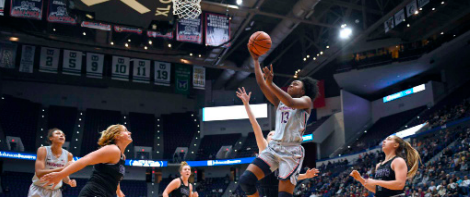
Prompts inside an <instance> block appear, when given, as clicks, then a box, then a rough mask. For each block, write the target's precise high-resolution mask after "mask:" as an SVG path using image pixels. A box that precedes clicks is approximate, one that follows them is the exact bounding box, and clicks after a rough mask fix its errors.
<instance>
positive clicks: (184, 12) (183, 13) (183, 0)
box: [173, 0, 201, 19]
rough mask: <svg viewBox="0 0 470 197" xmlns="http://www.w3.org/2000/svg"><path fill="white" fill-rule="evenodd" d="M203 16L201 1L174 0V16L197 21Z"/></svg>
mask: <svg viewBox="0 0 470 197" xmlns="http://www.w3.org/2000/svg"><path fill="white" fill-rule="evenodd" d="M200 14H201V0H173V15H177V16H178V17H179V18H182V19H195V18H197V17H199V15H200Z"/></svg>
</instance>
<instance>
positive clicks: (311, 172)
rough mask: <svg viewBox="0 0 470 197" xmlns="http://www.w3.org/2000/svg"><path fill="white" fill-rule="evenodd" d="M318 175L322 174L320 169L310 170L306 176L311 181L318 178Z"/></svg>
mask: <svg viewBox="0 0 470 197" xmlns="http://www.w3.org/2000/svg"><path fill="white" fill-rule="evenodd" d="M318 173H320V171H319V170H318V169H316V168H312V169H308V170H307V172H306V173H305V174H306V175H307V178H309V179H311V178H313V177H316V176H318Z"/></svg>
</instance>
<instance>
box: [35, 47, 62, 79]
mask: <svg viewBox="0 0 470 197" xmlns="http://www.w3.org/2000/svg"><path fill="white" fill-rule="evenodd" d="M59 55H60V50H59V49H54V48H48V47H42V48H41V58H40V60H39V71H40V72H45V73H57V68H58V67H59Z"/></svg>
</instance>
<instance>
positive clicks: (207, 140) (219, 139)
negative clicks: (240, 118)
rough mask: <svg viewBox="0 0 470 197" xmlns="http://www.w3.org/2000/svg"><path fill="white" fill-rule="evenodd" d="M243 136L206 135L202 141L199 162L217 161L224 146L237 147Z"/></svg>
mask: <svg viewBox="0 0 470 197" xmlns="http://www.w3.org/2000/svg"><path fill="white" fill-rule="evenodd" d="M240 137H241V134H223V135H206V136H204V137H203V138H202V140H201V145H200V146H199V151H198V156H197V160H208V159H215V156H216V155H217V152H218V151H219V149H220V147H222V146H230V145H232V146H233V145H235V143H236V142H237V140H238V139H240Z"/></svg>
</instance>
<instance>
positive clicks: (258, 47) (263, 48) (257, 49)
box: [248, 31, 271, 56]
mask: <svg viewBox="0 0 470 197" xmlns="http://www.w3.org/2000/svg"><path fill="white" fill-rule="evenodd" d="M269 49H271V37H269V35H268V34H267V33H266V32H264V31H257V32H255V33H254V34H253V35H251V37H250V41H248V50H250V51H251V52H253V53H255V54H256V55H260V56H261V55H264V54H266V52H268V51H269Z"/></svg>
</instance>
